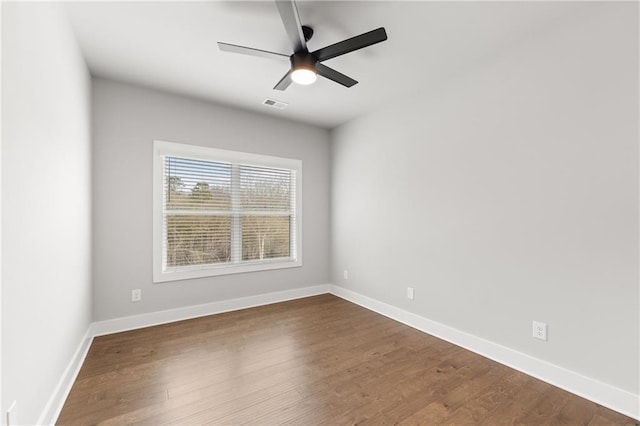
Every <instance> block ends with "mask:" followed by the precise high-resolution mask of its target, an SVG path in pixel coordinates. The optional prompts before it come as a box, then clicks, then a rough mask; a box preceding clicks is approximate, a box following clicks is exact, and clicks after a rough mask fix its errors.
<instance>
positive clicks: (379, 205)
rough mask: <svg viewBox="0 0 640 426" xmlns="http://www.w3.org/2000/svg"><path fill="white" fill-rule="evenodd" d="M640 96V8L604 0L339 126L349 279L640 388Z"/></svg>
mask: <svg viewBox="0 0 640 426" xmlns="http://www.w3.org/2000/svg"><path fill="white" fill-rule="evenodd" d="M638 102H639V99H638V5H637V4H634V3H617V4H602V3H591V4H588V5H586V4H585V8H584V9H583V11H582V14H581V15H572V16H569V17H567V19H566V20H565V21H563V22H559V23H558V25H557V26H555V27H553V28H551V27H550V28H548V30H547V32H546V33H541V34H540V35H539V36H536V37H535V38H531V39H530V40H529V41H527V42H524V43H523V44H520V45H519V46H517V47H515V48H513V49H512V50H510V51H507V52H504V55H503V56H502V57H501V58H499V59H496V61H495V62H493V63H492V64H486V65H484V66H483V67H478V68H475V69H470V70H468V73H467V74H466V77H461V78H459V79H457V80H455V81H451V82H450V83H449V84H448V85H447V86H444V87H442V88H441V90H440V91H439V92H437V93H429V94H427V95H425V94H419V95H416V96H415V97H414V98H408V99H402V100H401V102H397V103H395V104H393V105H390V106H388V107H386V108H384V109H383V110H381V111H378V112H376V113H372V114H369V115H367V116H365V117H362V118H360V119H358V120H355V121H353V122H350V123H347V124H346V125H343V126H342V127H340V128H338V129H336V130H335V131H334V133H333V148H332V215H331V226H332V229H331V235H332V248H331V253H332V281H333V283H334V284H337V285H341V286H343V287H345V288H347V289H351V290H354V291H356V292H359V293H361V294H364V295H367V296H369V297H372V298H374V299H377V300H380V301H383V302H386V303H389V304H392V305H394V306H398V307H400V308H402V309H406V310H408V311H411V312H413V313H417V314H419V315H422V316H424V317H427V318H429V319H432V320H435V321H438V322H441V323H444V324H446V325H449V326H451V327H454V328H457V329H460V330H463V331H466V332H469V333H471V334H473V335H476V336H479V337H482V338H485V339H488V340H490V341H493V342H495V343H498V344H500V345H504V346H506V347H509V348H512V349H515V350H518V351H521V352H524V353H527V354H530V355H532V356H535V357H537V358H540V359H543V360H546V361H549V362H551V363H554V364H556V365H559V366H564V367H566V368H568V369H570V370H573V371H576V372H579V373H582V374H583V375H585V376H588V377H591V378H594V379H597V380H600V381H603V382H605V383H609V384H611V385H614V386H617V387H619V388H621V389H624V390H627V391H631V392H634V393H636V394H637V393H638V391H639V386H638V377H639V371H638V359H640V353H639V349H638V338H639V329H638V327H639V322H640V321H639V317H638V314H639V312H640V308H639V294H638V213H639V212H638V137H639V132H638ZM345 269H348V271H349V279H348V280H344V279H343V276H342V272H343V270H345ZM406 287H415V300H414V301H410V300H408V299H406V296H405V294H406ZM532 320H538V321H542V322H546V323H548V325H549V340H548V342H542V341H539V340H534V339H532V337H531V333H532V331H531V328H532V325H531V321H532Z"/></svg>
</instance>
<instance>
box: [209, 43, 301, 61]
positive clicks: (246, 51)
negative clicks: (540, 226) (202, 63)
mask: <svg viewBox="0 0 640 426" xmlns="http://www.w3.org/2000/svg"><path fill="white" fill-rule="evenodd" d="M218 48H220V50H222V51H225V52H232V53H242V54H243V55H251V56H261V57H263V58H269V59H289V55H285V54H282V53H276V52H269V51H268V50H261V49H254V48H253V47H246V46H238V45H236V44H229V43H222V42H218Z"/></svg>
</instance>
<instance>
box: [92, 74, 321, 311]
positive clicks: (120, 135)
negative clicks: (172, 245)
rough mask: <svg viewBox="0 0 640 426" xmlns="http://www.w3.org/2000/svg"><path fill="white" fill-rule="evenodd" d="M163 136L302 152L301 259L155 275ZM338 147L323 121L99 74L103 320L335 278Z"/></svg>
mask: <svg viewBox="0 0 640 426" xmlns="http://www.w3.org/2000/svg"><path fill="white" fill-rule="evenodd" d="M154 139H159V140H166V141H171V142H179V143H188V144H194V145H203V146H211V147H215V148H221V149H231V150H236V151H245V152H251V153H258V154H266V155H275V156H280V157H289V158H295V159H300V160H302V182H303V183H302V185H303V188H302V196H303V200H302V226H303V229H302V263H303V265H302V267H300V268H289V269H279V270H272V271H263V272H252V273H246V274H234V275H224V276H217V277H210V278H200V279H192V280H183V281H173V282H166V283H158V284H153V283H152V250H151V249H152V166H153V155H152V144H153V140H154ZM329 157H330V146H329V132H328V131H327V130H324V129H319V128H315V127H311V126H308V125H303V124H296V123H293V122H288V121H284V120H279V119H277V118H273V117H267V116H262V115H258V114H254V113H248V112H243V111H239V110H234V109H231V108H228V107H225V106H218V105H213V104H209V103H205V102H200V101H197V100H193V99H188V98H183V97H179V96H175V95H171V94H166V93H161V92H157V91H154V90H150V89H144V88H140V87H136V86H130V85H126V84H122V83H116V82H113V81H109V80H105V79H100V78H98V79H94V81H93V163H92V164H93V168H92V170H93V235H94V239H93V283H94V299H93V307H94V314H93V315H94V320H105V319H111V318H119V317H124V316H129V315H135V314H141V313H147V312H154V311H160V310H165V309H171V308H178V307H183V306H190V305H197V304H202V303H208V302H214V301H220V300H226V299H232V298H237V297H244V296H251V295H257V294H263V293H269V292H274V291H281V290H288V289H294V288H301V287H307V286H312V285H318V284H327V283H328V282H329ZM134 288H140V289H142V298H143V300H142V302H138V303H132V302H131V301H130V300H131V289H134Z"/></svg>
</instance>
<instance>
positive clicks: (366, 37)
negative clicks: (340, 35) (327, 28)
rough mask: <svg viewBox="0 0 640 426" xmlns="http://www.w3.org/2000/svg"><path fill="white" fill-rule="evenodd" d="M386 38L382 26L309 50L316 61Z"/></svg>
mask: <svg viewBox="0 0 640 426" xmlns="http://www.w3.org/2000/svg"><path fill="white" fill-rule="evenodd" d="M386 39H387V32H386V31H385V30H384V28H383V27H380V28H378V29H375V30H373V31H369V32H368V33H364V34H360V35H358V36H355V37H351V38H348V39H346V40H343V41H341V42H338V43H336V44H332V45H330V46H327V47H323V48H322V49H318V50H316V51H315V52H311V54H312V55H313V56H315V57H316V58H317V59H318V61H326V60H327V59H331V58H335V57H336V56H340V55H344V54H345V53H349V52H353V51H354V50H358V49H362V48H364V47H367V46H371V45H372V44H376V43H380V42H381V41H385V40H386Z"/></svg>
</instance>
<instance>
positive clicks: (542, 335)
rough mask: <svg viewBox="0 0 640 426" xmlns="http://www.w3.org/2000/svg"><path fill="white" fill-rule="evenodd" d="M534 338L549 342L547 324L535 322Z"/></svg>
mask: <svg viewBox="0 0 640 426" xmlns="http://www.w3.org/2000/svg"><path fill="white" fill-rule="evenodd" d="M533 337H535V338H536V339H540V340H544V341H545V342H546V341H547V324H545V323H543V322H538V321H534V322H533Z"/></svg>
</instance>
